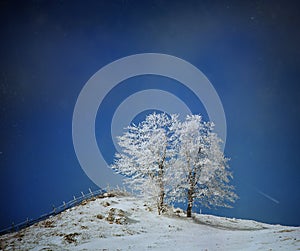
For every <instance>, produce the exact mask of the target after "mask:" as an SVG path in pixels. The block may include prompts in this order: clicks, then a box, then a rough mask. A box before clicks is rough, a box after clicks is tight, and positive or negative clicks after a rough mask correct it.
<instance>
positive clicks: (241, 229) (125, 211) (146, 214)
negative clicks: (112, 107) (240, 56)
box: [0, 196, 300, 251]
mask: <svg viewBox="0 0 300 251" xmlns="http://www.w3.org/2000/svg"><path fill="white" fill-rule="evenodd" d="M0 250H48V251H49V250H109V251H111V250H139V251H141V250H172V251H173V250H181V251H182V250H189V251H190V250H197V251H200V250H300V227H286V226H280V225H269V224H264V223H259V222H255V221H250V220H238V219H229V218H224V217H217V216H212V215H199V214H197V215H195V216H194V218H193V219H187V218H185V216H184V213H183V212H182V211H181V210H179V209H178V210H176V209H174V210H173V209H172V210H171V209H170V210H169V212H168V213H166V214H165V215H163V216H158V215H157V212H156V211H155V210H153V208H151V207H150V206H149V205H148V204H147V203H145V202H143V201H142V200H140V199H137V198H135V197H131V196H117V197H110V196H106V197H105V198H97V199H92V200H89V201H87V202H83V203H82V204H81V205H79V206H76V207H74V208H71V209H68V210H66V211H64V212H62V213H60V214H58V215H56V216H53V217H50V218H49V219H47V220H45V221H41V222H39V223H37V224H35V225H33V226H30V227H28V228H26V229H23V230H21V231H19V232H17V233H11V234H6V235H3V236H0Z"/></svg>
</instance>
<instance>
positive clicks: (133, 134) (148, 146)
mask: <svg viewBox="0 0 300 251" xmlns="http://www.w3.org/2000/svg"><path fill="white" fill-rule="evenodd" d="M177 117H178V116H177V115H172V116H171V117H169V116H167V115H166V114H156V113H153V114H150V115H149V116H147V118H146V120H145V121H143V122H142V123H140V124H139V125H134V124H133V125H131V126H129V127H128V128H127V131H126V132H125V133H124V135H122V136H121V137H119V138H118V140H119V142H118V143H119V145H120V147H121V148H122V150H123V152H122V153H117V154H116V159H115V162H114V165H113V166H112V168H113V169H114V170H116V171H117V173H121V174H123V175H125V176H126V177H127V178H126V182H127V183H128V184H129V185H130V186H131V187H132V188H133V189H134V190H137V191H140V192H141V193H142V194H143V195H145V196H146V197H148V198H152V199H154V200H156V203H157V208H158V213H159V214H160V213H161V212H162V210H163V206H164V198H165V195H166V191H165V188H166V187H167V185H166V176H165V173H166V169H167V168H168V167H169V161H170V160H172V159H173V158H174V150H173V147H172V140H173V139H172V131H171V129H170V128H171V126H172V125H173V124H174V123H175V121H177Z"/></svg>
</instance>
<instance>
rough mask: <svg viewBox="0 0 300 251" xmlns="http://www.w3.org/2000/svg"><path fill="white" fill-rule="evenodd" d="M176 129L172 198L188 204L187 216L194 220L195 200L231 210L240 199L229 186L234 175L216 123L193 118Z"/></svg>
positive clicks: (174, 125) (192, 116) (175, 127)
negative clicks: (214, 124) (214, 130)
mask: <svg viewBox="0 0 300 251" xmlns="http://www.w3.org/2000/svg"><path fill="white" fill-rule="evenodd" d="M172 130H174V135H173V137H174V138H175V139H176V140H175V142H176V144H174V145H175V146H176V149H175V151H176V161H175V163H174V164H173V166H172V169H170V172H169V175H171V176H172V180H173V182H174V183H173V190H172V192H171V193H170V197H171V199H173V200H176V201H181V202H186V203H187V217H191V214H192V208H193V205H194V202H195V200H197V201H198V202H200V203H201V204H202V205H204V206H206V207H210V206H225V207H228V206H229V203H228V202H234V200H235V199H236V198H237V196H236V194H235V193H234V191H233V187H232V186H230V185H229V182H230V179H231V178H232V175H231V173H230V172H229V167H228V164H227V161H228V160H227V159H226V158H225V157H224V155H223V152H222V151H221V149H220V143H221V140H220V138H219V137H218V136H217V134H216V133H214V132H213V124H212V123H210V122H207V123H205V122H203V121H202V119H201V116H199V115H190V116H187V117H186V120H185V121H184V122H182V123H180V122H178V123H175V124H173V127H172Z"/></svg>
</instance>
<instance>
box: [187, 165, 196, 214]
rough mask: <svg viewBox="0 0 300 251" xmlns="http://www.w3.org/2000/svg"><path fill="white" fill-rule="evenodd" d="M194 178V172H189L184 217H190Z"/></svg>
mask: <svg viewBox="0 0 300 251" xmlns="http://www.w3.org/2000/svg"><path fill="white" fill-rule="evenodd" d="M195 178H196V174H195V172H192V171H190V172H189V184H190V187H189V189H188V206H187V209H186V217H192V209H193V203H194V193H195Z"/></svg>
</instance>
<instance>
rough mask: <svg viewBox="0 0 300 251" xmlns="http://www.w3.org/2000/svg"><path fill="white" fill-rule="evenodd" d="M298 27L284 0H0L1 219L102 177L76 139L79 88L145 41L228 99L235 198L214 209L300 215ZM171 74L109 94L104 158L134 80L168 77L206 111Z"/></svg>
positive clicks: (162, 83)
mask: <svg viewBox="0 0 300 251" xmlns="http://www.w3.org/2000/svg"><path fill="white" fill-rule="evenodd" d="M299 26H300V13H299V6H297V5H296V4H295V3H293V2H290V1H272V2H270V1H149V2H147V3H146V1H145V2H143V1H130V0H123V1H26V2H25V1H24V2H23V1H22V2H21V1H20V2H19V1H1V3H0V32H1V33H0V34H1V47H0V102H1V103H0V104H1V108H0V197H1V207H0V228H4V227H6V226H8V225H10V224H11V222H13V221H14V222H20V221H23V220H25V219H26V218H27V217H29V218H34V217H37V216H39V215H41V214H43V213H45V212H48V211H50V210H51V209H52V205H53V204H54V205H59V204H61V203H62V201H67V200H69V199H72V196H73V195H74V194H75V195H79V194H80V191H87V190H88V188H89V187H91V188H92V189H96V188H97V187H96V185H94V184H93V183H92V182H91V181H90V180H89V178H88V177H87V176H86V175H85V173H84V171H83V170H82V169H81V167H80V165H79V163H78V161H77V158H76V155H75V152H74V148H73V143H72V113H73V109H74V105H75V102H76V99H77V96H78V95H79V93H80V91H81V88H82V87H83V86H84V84H85V83H86V82H87V80H88V79H89V78H90V77H91V76H92V75H93V74H94V73H95V72H96V71H98V70H99V69H100V68H101V67H103V66H105V65H106V64H108V63H110V62H113V61H114V60H116V59H118V58H122V57H125V56H128V55H131V54H137V53H146V52H156V53H165V54H170V55H174V56H176V57H179V58H182V59H184V60H187V61H188V62H190V63H191V64H193V65H195V66H196V67H198V68H199V69H200V70H201V71H202V72H203V73H204V74H205V75H206V76H207V77H208V78H209V80H210V81H211V83H212V84H213V85H214V87H215V89H216V90H217V92H218V94H219V96H220V99H221V101H222V103H223V106H224V110H225V114H226V118H227V130H228V131H227V144H226V149H225V153H226V155H227V156H228V157H230V158H231V161H230V165H231V167H232V170H233V172H234V176H235V178H234V184H235V185H236V189H237V193H238V195H239V196H240V199H239V200H238V202H237V203H236V204H235V206H234V208H233V209H229V210H217V211H213V212H214V213H216V214H220V215H228V216H232V217H236V218H249V219H255V220H260V221H265V222H270V223H280V224H288V225H300V215H299V211H300V194H299V181H300V157H299V156H300V155H299V150H300V134H299V122H300V85H299V79H300V69H299V66H300V32H299ZM169 81H170V80H168V79H164V78H162V77H157V76H156V77H155V76H152V77H151V76H144V77H139V78H134V79H130V80H128V81H125V82H124V83H121V84H120V86H118V87H116V88H115V89H114V90H113V91H112V92H111V93H110V95H109V96H107V99H106V100H105V102H103V105H102V106H100V110H99V113H100V112H101V120H100V119H99V116H98V117H97V121H96V128H97V139H98V143H99V145H101V149H102V151H103V153H104V155H105V158H106V159H107V160H111V159H112V157H113V154H114V152H113V147H112V144H111V141H110V138H109V135H108V134H109V126H110V119H111V117H112V115H113V112H114V109H113V108H114V107H116V106H117V105H118V104H119V102H121V101H122V98H124V97H126V96H128V95H129V94H131V93H133V92H134V91H137V90H140V89H147V88H163V89H164V90H167V91H170V92H172V93H174V94H176V95H177V96H178V97H180V98H181V99H183V100H186V102H187V103H188V104H189V106H190V108H191V110H192V111H194V112H201V113H205V110H204V109H203V107H202V106H201V104H200V103H199V101H198V100H196V99H195V98H193V97H191V96H190V94H189V93H188V91H187V90H184V89H183V87H182V86H181V85H180V84H178V83H172V85H171V86H172V87H170V86H169V85H168V82H169ZM120 93H121V95H120ZM204 115H205V114H204ZM205 116H206V115H205ZM102 142H103V143H102ZM108 182H109V181H108ZM263 194H265V195H267V196H264V195H263ZM268 196H271V197H272V198H274V199H275V200H276V202H275V201H274V200H271V199H270V198H268ZM277 202H279V203H277Z"/></svg>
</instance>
